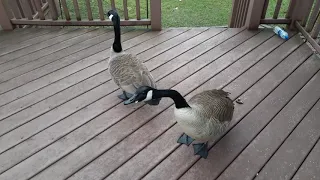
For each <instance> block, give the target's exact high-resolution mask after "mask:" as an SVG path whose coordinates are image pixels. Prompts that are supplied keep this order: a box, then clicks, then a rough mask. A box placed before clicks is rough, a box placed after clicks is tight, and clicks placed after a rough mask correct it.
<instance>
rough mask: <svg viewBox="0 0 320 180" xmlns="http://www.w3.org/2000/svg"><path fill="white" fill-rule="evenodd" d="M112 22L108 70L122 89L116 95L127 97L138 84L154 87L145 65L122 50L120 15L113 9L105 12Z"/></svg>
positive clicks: (122, 97)
mask: <svg viewBox="0 0 320 180" xmlns="http://www.w3.org/2000/svg"><path fill="white" fill-rule="evenodd" d="M107 15H108V17H109V19H110V20H111V21H112V22H113V27H114V35H115V37H114V42H113V45H112V47H111V53H110V58H109V72H110V74H111V77H112V79H113V81H114V82H115V83H116V84H117V85H118V86H119V87H120V88H121V89H122V91H123V94H121V95H119V96H118V97H119V98H120V99H122V100H127V99H129V98H130V97H131V96H132V94H133V93H134V92H135V91H136V90H137V89H138V88H139V87H140V86H150V87H153V88H156V83H155V81H154V79H153V77H152V75H151V73H150V72H149V71H148V69H147V67H146V66H145V65H144V64H143V63H142V62H141V61H140V60H139V59H138V58H137V57H136V56H135V55H132V54H129V53H126V52H124V51H123V49H122V46H121V35H120V17H119V15H118V13H117V12H116V11H115V10H110V11H108V13H107ZM160 100H161V99H152V100H150V101H146V103H147V104H149V105H158V104H159V102H160Z"/></svg>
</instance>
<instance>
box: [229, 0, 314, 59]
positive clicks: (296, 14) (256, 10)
mask: <svg viewBox="0 0 320 180" xmlns="http://www.w3.org/2000/svg"><path fill="white" fill-rule="evenodd" d="M269 5H270V3H269V0H233V8H232V14H231V18H230V22H229V27H243V26H245V27H247V28H248V29H257V28H258V27H259V25H260V24H287V25H288V28H290V29H295V28H297V29H298V30H299V31H300V32H301V33H302V34H303V35H304V36H305V37H306V39H307V40H308V41H309V42H310V44H311V45H312V46H313V47H314V48H315V49H316V50H317V51H318V52H319V53H320V46H319V43H320V42H319V38H318V34H319V31H320V17H319V11H320V9H319V8H320V0H290V2H289V5H288V7H287V8H286V9H284V11H285V12H286V14H285V16H284V17H279V12H280V9H281V7H282V6H283V0H277V2H276V5H275V8H274V9H273V10H272V12H271V14H272V16H271V17H267V10H268V7H269Z"/></svg>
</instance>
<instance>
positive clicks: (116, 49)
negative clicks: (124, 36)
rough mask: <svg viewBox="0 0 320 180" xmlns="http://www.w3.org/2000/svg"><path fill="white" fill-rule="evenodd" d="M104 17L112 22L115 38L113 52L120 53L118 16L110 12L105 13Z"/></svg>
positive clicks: (114, 11) (112, 11) (113, 11)
mask: <svg viewBox="0 0 320 180" xmlns="http://www.w3.org/2000/svg"><path fill="white" fill-rule="evenodd" d="M106 15H107V16H108V18H109V19H110V21H112V23H113V27H114V34H115V38H114V43H113V46H112V48H113V50H114V52H117V53H119V52H121V51H122V46H121V37H120V33H121V32H120V31H121V30H120V16H119V14H118V13H117V11H116V10H110V11H108V12H107V13H106Z"/></svg>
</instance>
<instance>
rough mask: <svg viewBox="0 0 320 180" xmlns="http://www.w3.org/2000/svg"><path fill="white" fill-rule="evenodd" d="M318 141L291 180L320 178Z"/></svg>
mask: <svg viewBox="0 0 320 180" xmlns="http://www.w3.org/2000/svg"><path fill="white" fill-rule="evenodd" d="M319 140H320V139H318V142H317V144H316V145H315V147H314V148H313V149H312V151H311V153H310V154H309V155H308V157H307V159H306V160H305V161H304V163H303V164H302V166H301V167H300V169H299V170H298V172H297V173H296V174H295V175H294V177H293V178H292V180H304V179H312V180H316V179H317V178H319V177H320V141H319Z"/></svg>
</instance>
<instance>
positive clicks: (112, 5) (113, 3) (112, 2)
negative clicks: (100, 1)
mask: <svg viewBox="0 0 320 180" xmlns="http://www.w3.org/2000/svg"><path fill="white" fill-rule="evenodd" d="M111 8H112V9H113V10H115V9H116V3H115V2H114V0H111Z"/></svg>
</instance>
